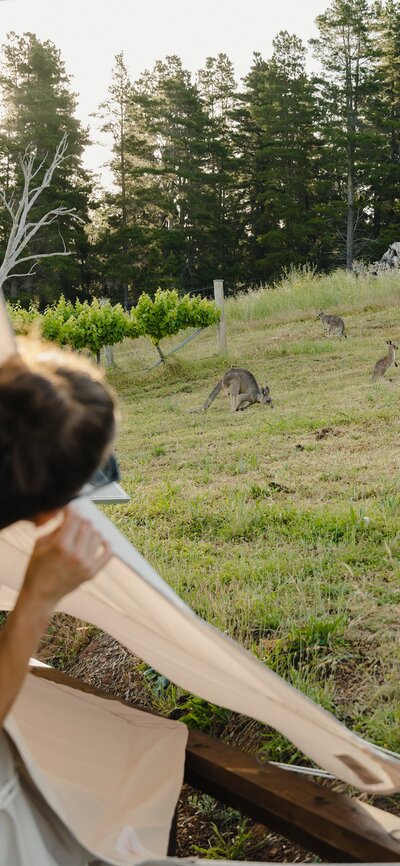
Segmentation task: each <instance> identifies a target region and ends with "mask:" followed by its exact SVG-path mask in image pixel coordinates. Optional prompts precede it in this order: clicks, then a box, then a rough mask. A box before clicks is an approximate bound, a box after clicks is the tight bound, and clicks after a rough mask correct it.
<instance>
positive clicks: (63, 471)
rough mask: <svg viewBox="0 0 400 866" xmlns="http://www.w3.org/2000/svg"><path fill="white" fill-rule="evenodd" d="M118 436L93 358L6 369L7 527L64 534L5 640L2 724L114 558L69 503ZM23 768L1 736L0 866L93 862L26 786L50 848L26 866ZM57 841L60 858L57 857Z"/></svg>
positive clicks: (1, 479)
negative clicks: (13, 805)
mask: <svg viewBox="0 0 400 866" xmlns="http://www.w3.org/2000/svg"><path fill="white" fill-rule="evenodd" d="M114 435H115V404H114V399H113V396H112V394H111V392H110V391H109V389H108V388H107V387H106V385H105V384H104V382H103V381H102V379H101V377H100V375H99V374H98V372H97V371H96V370H94V369H93V368H92V367H91V365H89V364H88V363H87V362H86V361H84V360H82V359H80V358H77V357H75V356H73V355H72V354H69V353H66V352H64V351H61V350H58V351H57V350H56V351H54V350H51V351H50V350H49V351H47V350H44V349H43V347H41V346H39V347H35V348H34V349H32V348H31V347H29V346H28V348H27V347H25V348H23V349H22V353H21V354H18V355H13V356H12V357H11V358H9V359H8V360H7V361H6V362H5V363H4V364H3V366H2V367H0V528H3V527H5V526H7V525H10V524H12V523H14V522H15V521H17V520H32V521H33V522H34V523H35V524H36V525H37V526H41V525H42V524H45V523H46V522H47V521H48V520H49V519H50V518H54V517H55V516H57V515H58V526H57V528H56V529H55V530H54V531H52V532H50V533H47V534H44V535H42V536H41V537H40V538H38V540H37V542H36V544H35V547H34V550H33V553H32V556H31V559H30V562H29V564H28V568H27V571H26V574H25V579H24V583H23V586H22V589H21V591H20V594H19V597H18V600H17V603H16V605H15V608H14V610H13V612H12V613H11V614H10V615H9V617H8V620H7V623H6V625H5V627H4V628H3V630H2V632H1V634H0V720H1V724H3V722H4V719H5V717H6V715H7V713H8V712H9V710H10V708H11V706H12V704H13V702H14V700H15V698H16V697H17V694H18V692H19V690H20V688H21V685H22V682H23V679H24V677H25V674H26V671H27V666H28V661H29V658H30V657H31V655H32V654H33V652H34V650H35V648H36V646H37V644H38V641H39V639H40V637H41V635H42V634H43V632H44V631H45V629H46V625H47V622H48V620H49V617H50V616H51V614H52V613H53V611H54V609H55V607H56V606H57V603H58V602H59V600H60V599H61V598H62V596H64V595H66V594H67V593H69V592H72V591H73V590H74V589H76V588H77V587H78V586H79V585H80V584H81V583H83V582H84V581H86V580H90V579H91V578H92V577H94V575H95V574H96V573H97V571H99V569H101V568H102V567H103V566H104V565H105V564H106V562H107V561H108V559H109V558H110V555H111V553H110V549H109V547H108V545H107V543H106V542H105V541H104V540H103V539H102V538H101V536H100V535H99V533H98V532H97V531H95V529H94V528H93V527H92V526H91V525H90V523H89V522H87V521H84V520H82V519H81V518H80V517H78V516H77V515H76V514H74V511H73V509H72V508H71V507H66V506H67V504H68V503H69V502H70V501H71V500H72V499H73V498H74V497H76V496H77V495H78V494H79V491H80V489H81V488H82V486H83V485H84V484H85V482H87V481H88V479H89V478H90V476H91V475H92V474H93V472H94V471H95V470H96V469H97V468H98V467H99V466H100V465H101V464H102V463H103V462H104V460H105V459H106V458H107V456H108V454H109V452H110V448H111V445H112V441H113V438H114ZM16 763H18V756H16V755H15V754H14V753H13V750H12V747H11V744H10V743H9V741H8V739H7V737H6V735H5V733H4V732H1V734H0V866H2V864H3V863H4V864H7V866H20V864H25V862H27V863H30V864H31V866H36V862H37V864H38V866H45V864H46V866H47V864H51V866H53V864H59V863H64V862H65V863H68V864H69V863H71V864H72V863H73V864H75V863H77V864H78V863H79V864H83V863H86V862H88V860H87V858H86V856H85V852H82V850H81V849H80V848H79V846H77V845H76V843H75V840H73V839H72V838H69V834H68V833H67V831H65V830H64V828H60V827H59V826H58V824H57V819H56V820H55V821H53V817H54V816H52V815H49V814H48V813H46V808H45V804H43V803H40V802H39V801H40V797H39V796H37V792H36V793H34V794H32V788H31V787H30V786H29V780H26V779H25V780H23V782H22V789H21V791H22V793H21V794H19V795H18V797H19V800H18V798H17V807H18V809H20V810H22V811H21V816H22V817H21V821H23V823H24V827H28V826H29V831H28V830H26V833H27V834H28V832H29V834H30V837H31V842H32V834H33V835H34V836H36V838H35V840H34V842H32V844H33V845H34V847H35V846H36V848H35V850H39V851H41V845H43V850H42V851H41V854H40V858H41V862H40V864H39V860H38V859H37V857H38V855H36V860H35V861H33V860H32V859H30V860H29V859H26V861H25V859H24V853H23V848H24V840H23V839H22V843H21V840H18V839H17V838H14V837H13V833H14V836H15V829H13V828H12V827H11V826H10V825H9V821H8V819H7V814H6V812H5V811H2V809H3V810H4V796H5V794H4V791H6V792H7V790H8V788H9V787H10V780H11V778H12V774H13V772H14V771H15V764H16ZM22 770H23V768H22ZM14 775H15V773H14ZM22 775H23V773H22ZM7 786H8V787H7ZM2 790H3V803H2V800H1V797H2ZM31 795H32V796H31ZM55 828H56V829H55ZM20 833H21V834H23V833H24V830H23V828H22V827H21V831H20ZM18 835H19V834H18ZM61 837H62V842H61V843H60V838H61ZM55 838H57V844H56V845H55V848H56V850H57V852H58V853H57V855H54V856H53V854H52V853H50V852H51V851H54V850H55V848H54V845H52V840H53V842H54V839H55ZM49 839H50V842H49ZM20 843H21V844H22V847H21V844H20ZM31 850H32V849H31ZM60 851H61V852H62V854H60V853H59V852H60ZM64 855H65V858H64ZM29 856H30V857H32V855H27V857H29Z"/></svg>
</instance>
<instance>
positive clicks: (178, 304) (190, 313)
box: [8, 289, 220, 361]
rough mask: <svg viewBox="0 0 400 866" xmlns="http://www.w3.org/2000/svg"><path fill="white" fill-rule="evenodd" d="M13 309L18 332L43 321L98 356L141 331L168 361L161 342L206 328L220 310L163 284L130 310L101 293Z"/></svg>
mask: <svg viewBox="0 0 400 866" xmlns="http://www.w3.org/2000/svg"><path fill="white" fill-rule="evenodd" d="M8 309H9V313H10V316H11V319H12V322H13V325H14V328H15V330H16V332H17V333H18V334H21V333H27V332H28V331H29V330H30V328H31V326H32V323H33V322H34V321H36V320H37V322H38V324H39V325H40V329H41V333H42V336H43V337H44V339H46V340H54V341H55V342H57V343H60V344H61V345H62V346H64V345H68V346H70V347H71V348H72V349H75V350H77V351H79V350H81V349H89V351H90V352H92V354H93V355H95V356H96V358H97V361H99V360H100V350H101V349H102V348H103V347H104V346H113V345H115V343H120V342H121V340H123V339H124V338H125V337H130V338H131V339H132V340H135V339H136V338H137V337H139V336H148V337H150V339H151V340H152V342H153V343H154V345H155V346H156V348H157V350H158V352H159V354H160V356H161V358H162V360H163V361H164V355H163V353H162V351H161V349H160V346H159V343H160V340H162V338H163V337H167V336H172V335H173V334H177V333H178V331H181V330H182V329H184V328H187V327H195V328H205V327H207V326H208V325H212V324H214V323H215V322H217V321H218V319H219V315H220V314H219V310H218V309H217V308H216V306H215V304H214V303H213V302H210V301H207V300H205V299H202V298H200V297H191V296H190V295H185V296H184V297H183V298H180V297H179V295H178V293H177V292H176V291H173V290H171V291H169V290H166V291H162V290H161V289H158V291H157V292H156V295H155V297H154V299H153V298H151V297H150V295H146V294H142V295H141V296H140V298H139V301H138V304H137V307H136V308H133V309H132V311H131V313H130V314H128V313H126V312H125V311H124V309H123V308H122V306H121V304H116V305H115V306H112V305H111V304H108V303H106V304H102V303H100V301H99V300H97V298H95V299H94V300H93V301H92V302H91V303H88V301H85V302H84V303H81V302H80V301H75V303H72V302H71V301H67V300H66V299H65V298H64V297H63V295H61V298H60V299H59V301H57V303H54V304H52V305H51V306H49V307H47V308H46V310H45V312H44V313H43V315H40V314H39V312H38V310H37V309H36V307H34V306H31V307H30V308H29V310H24V309H23V308H22V307H21V306H20V304H15V305H11V304H9V305H8Z"/></svg>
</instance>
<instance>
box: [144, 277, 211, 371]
mask: <svg viewBox="0 0 400 866" xmlns="http://www.w3.org/2000/svg"><path fill="white" fill-rule="evenodd" d="M219 316H220V313H219V310H218V309H217V307H216V306H215V304H214V302H212V301H208V300H206V299H204V298H203V299H202V298H200V297H198V296H194V297H191V296H190V295H184V297H183V298H180V297H179V295H178V292H176V291H175V290H173V289H165V290H162V289H157V292H156V294H155V297H154V298H151V297H150V296H149V295H146V294H142V295H141V296H140V298H139V300H138V303H137V306H136V308H135V309H133V310H132V314H131V318H132V322H133V327H134V329H136V330H137V331H138V333H139V334H141V335H142V336H146V337H150V339H151V341H152V343H153V344H154V346H155V347H156V349H157V351H158V353H159V355H160V357H161V360H162V361H164V360H165V358H164V355H163V352H162V350H161V348H160V341H161V340H162V339H163V337H172V336H173V334H177V333H178V332H179V331H181V330H183V329H184V328H188V327H193V328H206V327H208V325H213V324H214V323H215V322H217V321H218V319H219Z"/></svg>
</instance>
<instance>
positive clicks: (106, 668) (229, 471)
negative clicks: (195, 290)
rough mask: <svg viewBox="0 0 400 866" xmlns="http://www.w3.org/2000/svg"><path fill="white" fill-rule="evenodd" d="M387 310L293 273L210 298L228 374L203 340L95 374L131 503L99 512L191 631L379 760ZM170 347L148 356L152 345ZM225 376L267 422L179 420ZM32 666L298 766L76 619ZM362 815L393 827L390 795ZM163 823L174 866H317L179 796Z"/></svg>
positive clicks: (241, 417) (393, 322)
mask: <svg viewBox="0 0 400 866" xmlns="http://www.w3.org/2000/svg"><path fill="white" fill-rule="evenodd" d="M399 302H400V277H399V276H398V275H397V274H388V275H384V276H383V277H381V278H379V279H378V280H376V279H375V280H374V279H368V280H356V279H354V278H353V277H352V276H351V275H348V274H345V273H344V272H337V273H335V274H333V275H331V276H329V277H326V276H322V277H315V276H313V275H312V273H310V272H307V270H305V271H303V272H301V271H300V272H299V271H292V272H291V273H290V274H289V276H288V278H287V279H286V280H285V281H284V282H283V283H282V284H280V286H279V287H277V288H276V289H274V290H272V291H270V290H263V291H260V292H253V293H250V294H249V295H243V296H239V297H238V298H236V299H232V300H229V301H228V302H227V320H228V347H229V359H228V363H227V362H226V361H225V360H223V359H221V358H219V357H218V356H217V355H216V354H215V350H216V338H215V329H209V330H208V331H207V332H205V333H203V334H202V335H201V336H200V337H198V338H197V339H196V340H194V341H192V342H191V343H188V344H187V345H186V346H185V347H184V348H183V349H182V351H181V352H179V354H178V355H175V356H173V358H172V359H171V360H170V361H169V362H168V364H167V366H166V367H165V368H162V367H158V368H156V369H153V370H150V371H149V369H148V368H149V367H151V365H152V364H153V363H154V362H155V361H157V358H158V356H157V353H156V351H155V349H154V348H153V347H152V346H151V344H150V342H149V341H145V340H136V341H135V342H133V343H129V342H126V343H124V344H123V345H122V346H121V347H119V348H118V349H117V350H116V352H115V355H116V360H117V365H118V366H117V369H116V370H115V371H112V372H111V373H109V378H110V380H111V381H112V383H113V384H114V387H115V389H116V390H117V392H118V395H119V400H120V407H121V421H120V435H119V439H118V448H117V450H118V456H119V461H120V464H121V469H122V476H123V478H122V481H123V485H124V487H125V489H126V490H127V491H128V492H129V493H130V495H131V502H130V503H129V504H128V505H124V506H119V507H117V506H109V507H107V508H105V511H106V512H107V513H108V514H109V516H110V518H111V519H112V520H113V521H115V523H116V524H117V525H118V526H119V527H120V528H121V529H122V530H123V532H124V533H125V534H126V535H127V536H128V538H129V539H130V540H131V541H132V542H133V544H134V545H135V546H136V547H137V548H138V549H139V550H140V551H141V552H142V553H143V554H144V555H145V556H146V557H147V558H148V559H149V561H150V562H151V563H152V565H153V566H154V567H155V568H156V569H157V570H158V571H159V572H160V574H161V575H162V576H163V577H164V579H165V580H166V581H167V582H168V583H169V584H170V585H171V586H172V587H173V588H174V589H175V590H176V591H177V592H178V593H179V594H180V595H181V596H182V597H183V598H184V599H185V601H187V602H188V604H190V605H191V606H192V607H193V608H194V609H195V610H196V611H197V612H198V613H199V614H200V615H201V616H203V617H205V618H206V619H207V620H209V621H210V622H212V623H213V624H215V625H217V626H218V627H219V628H221V629H222V630H223V631H226V632H228V633H229V634H231V635H233V636H234V637H236V638H237V640H239V641H240V642H241V643H243V644H244V645H245V646H246V647H248V648H249V649H250V650H251V651H252V652H254V653H255V654H256V655H257V656H258V657H259V658H260V659H262V660H263V661H264V662H265V663H266V664H268V665H270V666H271V667H272V668H273V669H274V670H275V671H277V672H278V673H280V674H281V675H282V676H283V677H285V678H286V679H288V680H289V681H290V682H292V683H293V684H294V685H295V686H296V687H298V688H299V689H302V690H303V691H304V692H305V693H306V694H308V695H309V696H311V697H312V698H314V699H315V700H316V701H317V702H318V703H320V704H321V705H322V706H324V707H325V708H327V709H329V710H332V711H333V712H334V713H335V715H336V716H337V717H338V718H339V719H341V720H343V721H344V722H345V723H346V724H347V725H348V726H349V727H350V728H353V729H354V730H356V731H358V732H359V733H361V734H362V735H364V736H365V737H366V738H367V739H370V740H372V741H374V742H376V743H378V744H379V745H381V746H384V747H386V748H389V749H392V750H394V751H396V752H400V710H399V707H400V580H399V577H400V573H399V572H400V442H399V439H400V436H399V434H400V419H399V406H400V370H399V371H397V370H396V369H395V368H392V370H391V371H390V373H389V375H388V379H387V380H383V381H381V382H379V383H376V384H371V382H370V373H371V370H372V368H373V365H374V363H375V361H376V360H377V359H378V358H379V357H381V356H382V355H383V354H384V352H385V349H386V345H385V340H386V339H389V338H390V339H392V340H394V341H395V342H396V341H397V340H398V339H400V306H399ZM321 307H322V308H323V309H325V310H326V311H328V312H337V313H340V314H343V316H344V318H345V322H346V327H347V334H348V339H347V340H344V339H343V340H340V339H339V338H337V337H334V338H329V337H326V336H324V333H323V327H322V324H321V322H320V321H319V320H317V318H316V314H317V312H318V310H319V309H320V308H321ZM180 339H181V337H178V338H175V339H174V340H173V341H171V342H170V343H169V341H167V340H166V341H164V348H165V350H166V351H168V349H169V348H171V347H172V346H173V344H175V345H176V344H177V343H178V342H179V340H180ZM228 364H236V365H239V366H243V367H248V368H249V369H250V370H252V372H253V373H254V374H255V375H256V377H257V379H258V381H259V383H260V384H262V385H263V384H265V382H267V383H268V385H269V386H270V389H271V394H272V397H273V400H274V408H273V409H270V408H269V407H267V406H260V405H256V406H253V407H251V408H249V409H248V410H246V411H245V412H241V413H237V414H235V415H231V414H230V412H229V401H228V400H227V399H226V398H224V397H222V396H220V397H218V398H217V400H216V401H215V402H214V403H213V404H212V406H211V407H210V409H209V411H208V412H206V413H197V412H194V411H193V410H196V409H198V408H199V407H200V406H201V405H202V403H203V402H204V400H205V398H206V397H207V396H208V394H209V393H210V391H211V390H212V388H213V387H214V385H215V384H216V382H217V381H218V379H219V378H220V377H221V375H222V373H223V372H224V371H225V370H226V368H227V366H228ZM39 657H41V658H42V659H43V660H45V661H49V662H50V663H52V664H55V665H56V666H59V667H61V668H63V669H64V670H65V671H67V672H70V673H71V674H72V675H73V676H77V677H79V678H82V679H84V680H86V681H87V682H89V683H91V684H92V685H95V686H98V687H100V688H103V689H105V690H106V691H111V692H112V693H113V694H116V695H118V696H119V697H122V698H126V699H128V700H135V701H139V703H142V704H143V705H145V706H149V705H150V706H153V707H154V708H155V709H156V710H157V711H159V712H161V713H164V714H166V715H170V714H172V715H173V717H174V718H181V719H183V720H184V721H186V722H187V723H188V724H191V725H195V726H197V727H200V728H202V729H204V730H206V731H209V732H211V733H213V734H215V735H217V736H222V737H224V738H226V739H227V740H228V741H229V742H230V743H231V744H234V745H235V744H236V745H238V746H239V747H241V748H245V749H249V750H251V751H254V750H257V749H261V750H262V751H263V752H264V754H265V756H268V757H269V758H270V759H271V760H278V761H286V762H301V763H304V762H305V758H304V756H303V755H299V753H298V752H297V751H296V749H295V747H294V746H293V745H292V744H291V743H288V742H287V741H285V739H284V738H283V737H282V736H281V735H280V734H279V733H277V732H275V731H273V730H271V729H268V728H266V727H264V726H262V725H260V724H259V723H258V722H254V721H252V720H249V719H246V718H244V717H239V716H237V715H235V714H229V713H227V712H226V711H224V710H221V709H220V708H217V707H212V706H209V705H207V704H205V702H204V701H200V700H198V699H196V698H195V697H193V696H187V695H186V696H185V695H184V694H182V693H181V692H180V691H179V690H177V689H176V688H175V687H174V686H173V685H170V686H168V687H166V688H165V687H162V688H155V685H156V686H157V687H158V686H160V682H159V681H157V680H156V681H154V677H147V675H146V672H145V666H143V665H140V662H139V660H138V659H136V658H135V657H133V656H130V655H129V654H128V653H127V652H126V651H124V650H123V649H122V648H121V647H119V645H118V644H117V643H116V642H115V641H113V640H111V638H109V637H108V636H106V635H101V634H99V632H98V630H97V629H93V628H92V627H88V626H87V624H86V623H77V622H76V621H75V620H74V621H72V622H71V618H69V617H66V616H64V615H61V614H57V615H56V616H55V617H54V618H53V621H52V623H51V624H50V627H49V630H48V634H47V636H46V637H45V639H44V640H43V641H42V645H41V647H40V650H39ZM147 673H148V672H147ZM162 685H163V684H162V683H161V686H162ZM342 787H343V786H340V785H339V788H340V789H342ZM375 802H377V804H378V805H382V806H383V807H384V808H386V809H389V810H392V811H395V812H396V813H397V814H400V797H399V795H396V796H393V797H390V798H385V800H384V801H383V802H382V801H379V800H378V801H375ZM178 824H179V832H178V845H179V848H178V853H179V856H193V855H195V856H199V855H200V856H202V857H207V858H219V859H252V860H254V859H261V860H268V861H273V860H276V861H278V862H282V861H285V862H289V861H296V862H297V861H299V860H301V861H304V862H305V861H307V862H309V861H312V860H313V859H315V858H314V857H313V855H310V854H309V853H307V852H305V851H302V850H300V849H297V848H296V847H295V846H293V845H290V844H289V843H287V842H285V841H284V840H282V839H280V838H279V837H276V836H274V835H273V834H269V833H267V835H265V829H264V828H260V827H255V826H254V825H253V824H252V823H251V822H248V821H246V820H243V818H241V817H240V815H239V813H238V812H235V810H233V809H228V808H227V807H224V806H221V804H217V803H216V802H215V801H214V800H213V799H212V798H211V797H207V796H206V795H200V794H199V793H198V792H195V791H191V789H187V788H186V787H184V789H183V793H182V797H181V800H180V805H179V822H178ZM196 846H197V847H196Z"/></svg>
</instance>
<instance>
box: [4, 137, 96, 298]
mask: <svg viewBox="0 0 400 866" xmlns="http://www.w3.org/2000/svg"><path fill="white" fill-rule="evenodd" d="M67 144H68V140H67V136H66V135H64V136H63V137H62V139H61V141H60V142H59V144H58V145H57V147H56V150H55V153H54V156H53V159H52V161H51V163H50V165H49V166H48V168H46V170H45V172H44V175H43V179H42V181H41V183H40V184H38V185H37V186H32V183H33V181H34V179H35V178H36V177H37V176H38V174H39V173H40V171H41V170H42V169H43V168H44V166H45V165H46V162H47V159H48V154H46V156H45V157H44V159H42V160H41V162H39V164H38V165H37V166H36V167H35V161H36V151H35V149H34V147H33V146H32V145H29V146H28V147H27V149H26V151H25V153H24V155H23V157H22V159H21V169H22V175H23V188H22V193H21V197H20V200H19V202H18V203H16V202H15V198H14V196H11V198H10V199H7V197H6V194H5V192H4V191H3V190H0V203H1V204H3V206H4V207H5V208H6V210H7V212H8V214H9V216H10V217H11V230H10V234H9V238H8V242H7V247H6V251H5V255H4V259H3V262H2V263H1V265H0V289H1V287H2V285H3V283H4V282H5V281H6V280H7V279H8V278H9V277H13V276H15V277H19V276H29V275H30V274H32V273H34V271H33V270H32V268H33V267H34V265H33V266H32V268H31V269H30V270H29V271H28V272H27V273H26V274H21V273H15V272H13V271H14V268H15V267H16V266H17V265H19V264H21V263H22V262H29V261H35V262H37V261H39V259H46V258H50V257H51V256H70V255H71V252H68V250H67V249H66V246H65V242H64V239H63V238H62V236H61V234H60V233H59V234H60V237H61V240H62V244H63V247H64V249H63V250H61V251H58V252H51V253H37V254H32V255H27V256H22V253H23V251H24V249H25V248H26V246H27V245H28V244H29V242H30V241H31V240H32V238H34V237H35V235H36V234H37V233H38V231H40V229H42V228H43V227H44V226H48V225H51V223H53V222H56V221H57V220H58V218H59V217H66V216H69V217H71V218H72V219H75V220H77V221H79V222H82V220H80V218H79V217H77V216H76V214H75V208H68V207H64V206H63V205H60V206H59V207H56V208H52V210H49V211H48V212H47V213H46V214H44V215H43V216H42V217H41V218H40V219H39V220H37V222H32V221H31V222H29V221H28V217H29V214H30V213H31V211H32V208H33V207H34V205H35V204H36V202H37V200H38V198H39V197H40V195H41V193H42V192H43V191H44V190H45V189H48V188H49V186H50V184H51V182H52V179H53V175H54V172H55V171H57V169H58V168H59V167H60V166H61V165H62V163H63V162H65V160H66V159H67Z"/></svg>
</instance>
